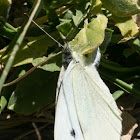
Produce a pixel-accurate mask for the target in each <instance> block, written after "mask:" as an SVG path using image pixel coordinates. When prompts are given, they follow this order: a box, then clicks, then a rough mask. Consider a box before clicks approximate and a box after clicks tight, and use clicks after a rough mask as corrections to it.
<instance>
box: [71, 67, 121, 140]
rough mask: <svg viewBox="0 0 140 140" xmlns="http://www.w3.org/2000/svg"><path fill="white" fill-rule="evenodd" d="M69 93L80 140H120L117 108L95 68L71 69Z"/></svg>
mask: <svg viewBox="0 0 140 140" xmlns="http://www.w3.org/2000/svg"><path fill="white" fill-rule="evenodd" d="M73 90H74V91H73V93H74V102H75V106H76V112H77V116H78V120H79V123H80V126H81V130H82V132H83V136H84V139H85V140H93V139H94V140H120V135H121V129H122V128H121V127H122V126H121V118H120V116H119V112H118V108H117V105H116V103H115V101H114V99H113V97H112V95H111V94H110V91H109V89H108V87H107V86H106V85H105V83H104V82H103V81H102V79H101V78H100V76H99V74H98V72H97V70H96V68H95V66H93V65H91V66H86V67H83V66H81V65H80V64H77V65H76V66H75V67H74V69H73Z"/></svg>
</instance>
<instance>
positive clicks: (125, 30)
mask: <svg viewBox="0 0 140 140" xmlns="http://www.w3.org/2000/svg"><path fill="white" fill-rule="evenodd" d="M114 20H115V22H116V26H117V27H118V28H119V29H120V31H121V34H122V36H123V37H124V39H125V41H127V40H129V39H132V38H133V37H134V36H136V34H138V33H139V28H138V26H137V24H136V23H135V22H134V21H133V19H132V18H131V17H128V18H118V17H114ZM124 39H122V40H124Z"/></svg>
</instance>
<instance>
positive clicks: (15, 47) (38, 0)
mask: <svg viewBox="0 0 140 140" xmlns="http://www.w3.org/2000/svg"><path fill="white" fill-rule="evenodd" d="M40 3H41V0H36V3H35V7H34V9H33V11H32V13H31V15H30V18H29V19H28V21H27V22H26V23H25V26H24V27H22V28H21V30H20V31H21V33H20V32H19V33H20V35H19V34H17V35H19V36H18V38H17V40H16V44H15V45H13V42H14V41H15V40H13V42H11V46H9V47H13V51H12V53H11V55H10V57H9V59H8V61H7V63H6V66H5V69H4V70H3V73H2V75H1V78H0V94H1V90H2V87H3V84H4V82H5V80H6V78H7V75H8V73H9V71H10V68H11V66H12V64H13V62H14V59H15V56H16V53H17V52H18V50H19V47H20V45H21V43H22V41H23V39H24V37H25V34H26V32H27V30H28V28H29V26H30V24H31V22H32V19H33V18H34V16H35V14H36V12H37V10H38V8H39V5H40ZM16 37H17V36H16Z"/></svg>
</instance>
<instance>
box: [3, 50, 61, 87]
mask: <svg viewBox="0 0 140 140" xmlns="http://www.w3.org/2000/svg"><path fill="white" fill-rule="evenodd" d="M61 53H62V51H60V52H58V53H56V54H54V55H53V56H51V57H49V58H47V59H45V60H44V61H42V62H40V63H39V64H38V65H36V66H35V67H32V68H31V69H30V70H28V71H27V72H26V73H25V74H24V75H22V76H21V77H19V78H17V79H15V80H13V81H12V82H9V83H6V84H4V85H3V87H7V86H10V85H13V84H15V83H17V82H18V81H20V80H21V79H23V78H25V77H26V76H27V75H29V74H30V73H31V72H33V71H34V70H35V69H36V68H37V67H39V66H40V65H42V64H44V63H45V62H47V61H49V60H50V59H52V58H54V57H55V56H57V55H59V54H61Z"/></svg>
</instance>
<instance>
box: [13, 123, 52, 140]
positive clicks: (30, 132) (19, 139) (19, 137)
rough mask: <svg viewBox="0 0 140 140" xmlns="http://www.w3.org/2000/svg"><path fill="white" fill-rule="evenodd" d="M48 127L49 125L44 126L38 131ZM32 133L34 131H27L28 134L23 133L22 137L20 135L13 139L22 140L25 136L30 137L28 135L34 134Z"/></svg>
mask: <svg viewBox="0 0 140 140" xmlns="http://www.w3.org/2000/svg"><path fill="white" fill-rule="evenodd" d="M48 125H49V124H45V125H44V126H42V127H40V128H39V130H42V129H44V128H45V127H47V126H48ZM34 132H35V130H31V131H29V132H26V133H24V134H22V135H20V136H18V137H16V138H14V140H21V139H23V138H24V137H25V136H27V135H30V134H32V133H34Z"/></svg>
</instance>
